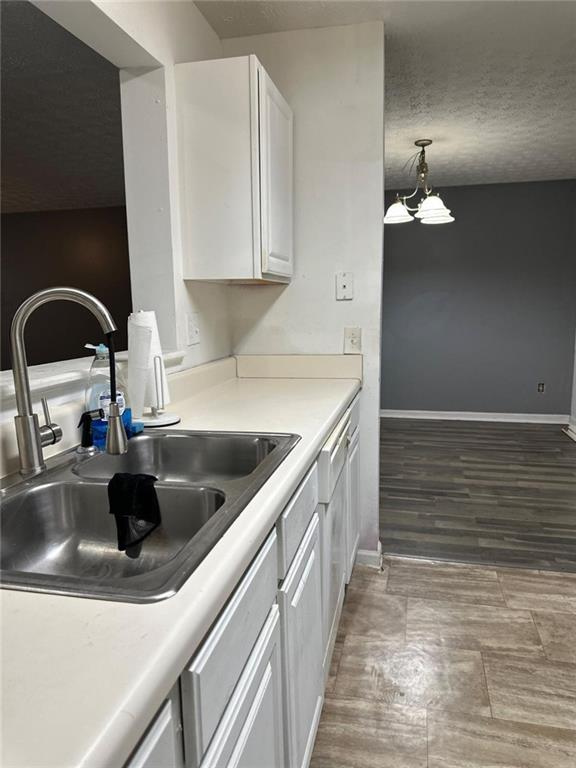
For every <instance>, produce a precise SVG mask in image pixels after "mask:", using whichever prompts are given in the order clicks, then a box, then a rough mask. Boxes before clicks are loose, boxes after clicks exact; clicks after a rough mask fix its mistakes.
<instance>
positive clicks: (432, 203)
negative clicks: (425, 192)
mask: <svg viewBox="0 0 576 768" xmlns="http://www.w3.org/2000/svg"><path fill="white" fill-rule="evenodd" d="M449 214H450V210H449V209H448V208H446V206H445V205H444V203H443V202H442V198H441V197H438V195H429V196H428V197H425V198H424V199H423V200H421V201H420V205H419V206H418V213H416V218H417V219H427V218H429V217H430V216H445V215H449Z"/></svg>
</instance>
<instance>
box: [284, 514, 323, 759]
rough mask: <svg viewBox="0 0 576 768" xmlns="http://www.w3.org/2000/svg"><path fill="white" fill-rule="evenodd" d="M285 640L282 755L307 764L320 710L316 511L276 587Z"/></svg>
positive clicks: (321, 658)
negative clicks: (284, 729)
mask: <svg viewBox="0 0 576 768" xmlns="http://www.w3.org/2000/svg"><path fill="white" fill-rule="evenodd" d="M278 602H279V605H280V612H281V623H282V639H283V670H284V701H285V718H286V725H287V728H286V731H285V732H286V735H287V738H286V759H287V764H288V765H289V766H290V768H307V766H308V764H309V762H310V758H311V757H312V750H313V747H314V739H315V737H316V731H317V728H318V723H319V720H320V714H321V712H322V699H323V696H322V691H323V687H324V685H323V682H324V681H323V674H322V661H323V643H322V569H321V562H320V538H319V520H318V515H317V514H314V516H313V518H312V520H311V522H310V525H309V526H308V529H307V531H306V533H305V535H304V538H303V539H302V543H301V544H300V547H299V549H298V552H297V553H296V556H295V557H294V560H293V562H292V565H291V566H290V570H289V571H288V574H287V576H286V579H285V580H284V582H283V584H282V587H281V589H280V591H279V595H278Z"/></svg>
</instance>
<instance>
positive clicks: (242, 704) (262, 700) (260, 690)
mask: <svg viewBox="0 0 576 768" xmlns="http://www.w3.org/2000/svg"><path fill="white" fill-rule="evenodd" d="M283 720H284V718H283V707H282V671H281V663H280V620H279V612H278V606H277V605H273V606H272V608H271V609H270V613H269V614H268V618H267V619H266V623H265V625H264V627H263V629H262V632H261V633H260V636H259V637H258V640H257V642H256V646H255V647H254V650H253V652H252V654H251V656H250V658H249V659H248V663H247V664H246V667H245V669H244V672H243V673H242V677H241V678H240V681H239V683H238V686H237V688H236V690H235V691H234V695H233V696H232V699H231V701H230V704H229V705H228V708H227V709H226V712H225V713H224V717H223V718H222V721H221V723H220V725H219V726H218V729H217V731H216V733H215V735H214V739H213V740H212V743H211V744H210V748H209V749H208V752H207V753H206V756H205V757H204V760H203V761H202V765H201V768H223V767H224V766H227V768H283V766H284V727H283Z"/></svg>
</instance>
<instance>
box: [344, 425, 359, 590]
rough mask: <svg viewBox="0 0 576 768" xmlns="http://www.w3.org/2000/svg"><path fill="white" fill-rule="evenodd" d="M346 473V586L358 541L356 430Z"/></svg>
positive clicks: (352, 439)
mask: <svg viewBox="0 0 576 768" xmlns="http://www.w3.org/2000/svg"><path fill="white" fill-rule="evenodd" d="M346 471H347V472H348V503H347V509H346V558H347V562H346V583H347V584H348V583H349V582H350V578H351V576H352V568H353V567H354V562H355V560H356V553H357V552H358V543H359V541H360V430H359V429H358V428H357V429H356V431H355V432H354V434H353V435H352V437H351V439H350V445H349V447H348V461H347V467H346Z"/></svg>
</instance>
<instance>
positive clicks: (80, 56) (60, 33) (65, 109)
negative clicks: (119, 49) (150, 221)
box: [0, 0, 124, 212]
mask: <svg viewBox="0 0 576 768" xmlns="http://www.w3.org/2000/svg"><path fill="white" fill-rule="evenodd" d="M0 9H1V13H2V211H3V212H15V211H33V210H56V209H64V208H92V207H103V206H113V205H123V204H124V171H123V162H122V126H121V116H120V85H119V78H118V70H117V68H116V67H114V66H113V65H112V64H110V62H108V61H107V60H106V59H103V58H102V57H101V56H100V55H99V54H97V53H96V52H95V51H93V50H92V49H91V48H89V47H88V46H86V45H84V43H81V42H80V41H79V40H78V39H77V38H76V37H74V36H73V35H71V34H70V33H68V32H67V31H66V30H64V29H63V28H62V27H60V26H59V25H58V24H56V23H55V22H54V21H52V20H51V19H50V18H48V16H46V15H45V14H44V13H42V11H39V10H38V9H37V8H35V7H34V6H33V5H32V4H30V3H29V2H22V1H20V2H13V1H12V0H8V1H3V2H2V3H1V6H0Z"/></svg>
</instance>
